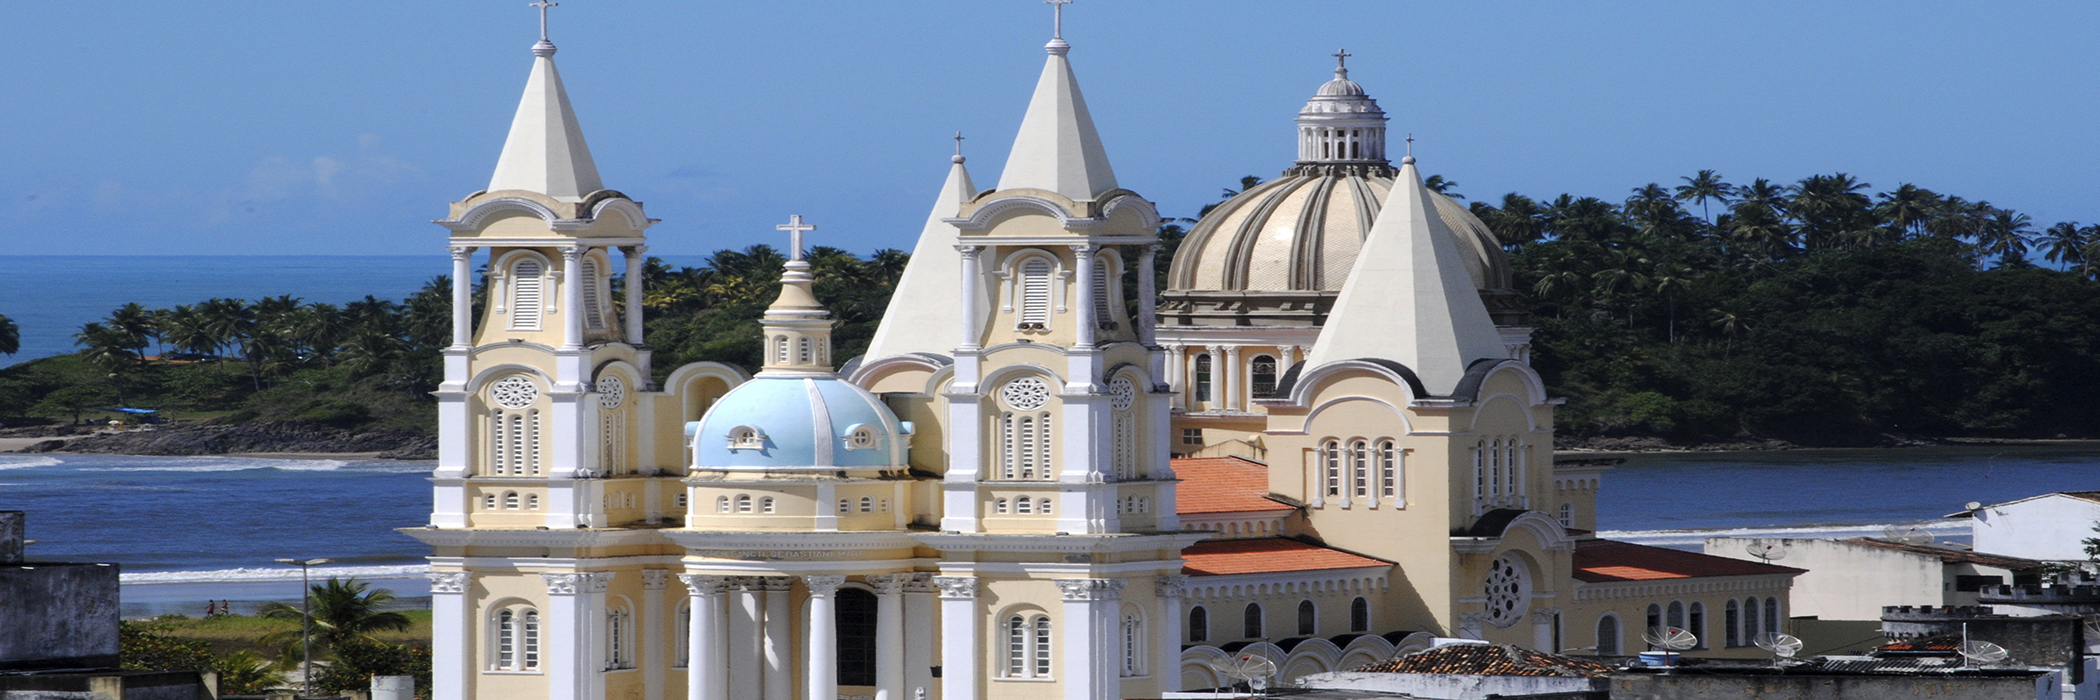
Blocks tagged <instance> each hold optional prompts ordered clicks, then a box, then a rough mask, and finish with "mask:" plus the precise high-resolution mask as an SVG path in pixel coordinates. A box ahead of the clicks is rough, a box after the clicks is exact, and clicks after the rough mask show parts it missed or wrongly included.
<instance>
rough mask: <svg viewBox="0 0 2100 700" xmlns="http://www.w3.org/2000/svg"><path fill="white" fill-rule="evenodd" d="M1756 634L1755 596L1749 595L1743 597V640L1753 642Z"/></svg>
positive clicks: (1755, 639)
mask: <svg viewBox="0 0 2100 700" xmlns="http://www.w3.org/2000/svg"><path fill="white" fill-rule="evenodd" d="M1757 635H1758V626H1757V596H1750V597H1748V598H1744V599H1743V641H1744V642H1748V643H1752V644H1755V643H1756V642H1757Z"/></svg>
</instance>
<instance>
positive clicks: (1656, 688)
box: [1611, 671, 2058, 700]
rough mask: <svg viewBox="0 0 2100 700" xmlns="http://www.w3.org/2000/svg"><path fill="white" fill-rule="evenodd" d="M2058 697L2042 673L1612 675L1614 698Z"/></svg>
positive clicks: (1845, 699) (1972, 699) (1859, 699)
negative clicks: (1961, 674) (1949, 674)
mask: <svg viewBox="0 0 2100 700" xmlns="http://www.w3.org/2000/svg"><path fill="white" fill-rule="evenodd" d="M2057 693H2058V690H2057V687H2056V682H2055V676H2054V675H2052V674H2049V673H2045V672H2041V671H2034V672H2026V673H2020V672H2008V673H2005V674H2003V675H1995V676H1922V675H1921V676H1864V675H1858V676H1852V675H1806V674H1804V675H1786V676H1777V675H1773V676H1751V675H1713V676H1705V675H1687V674H1646V673H1618V674H1613V675H1612V677H1611V697H1612V700H1710V699H1711V698H1743V699H1748V700H1882V699H1884V698H1886V699H1888V700H1896V699H1898V698H1901V699H1902V700H1915V699H1916V698H1945V699H1946V700H2052V699H2053V698H2055V697H2056V695H2057Z"/></svg>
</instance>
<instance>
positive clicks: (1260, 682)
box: [1210, 654, 1276, 697]
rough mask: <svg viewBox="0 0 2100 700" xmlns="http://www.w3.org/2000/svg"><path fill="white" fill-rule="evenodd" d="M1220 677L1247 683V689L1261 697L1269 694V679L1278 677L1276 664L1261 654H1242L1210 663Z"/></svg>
mask: <svg viewBox="0 0 2100 700" xmlns="http://www.w3.org/2000/svg"><path fill="white" fill-rule="evenodd" d="M1210 667H1211V669H1212V670H1214V671H1217V672H1218V675H1220V676H1224V677H1226V678H1230V679H1233V680H1234V681H1237V682H1240V683H1246V684H1247V689H1248V690H1252V691H1254V693H1255V695H1257V696H1259V697H1267V696H1268V694H1269V678H1270V677H1272V676H1275V675H1276V662H1274V661H1270V660H1269V657H1266V656H1262V655H1261V654H1241V655H1239V656H1234V657H1229V658H1225V659H1221V660H1218V661H1212V662H1210Z"/></svg>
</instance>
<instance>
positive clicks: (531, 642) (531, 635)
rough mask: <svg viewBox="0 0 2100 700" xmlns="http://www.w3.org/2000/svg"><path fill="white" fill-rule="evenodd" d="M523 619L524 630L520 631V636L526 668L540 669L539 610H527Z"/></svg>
mask: <svg viewBox="0 0 2100 700" xmlns="http://www.w3.org/2000/svg"><path fill="white" fill-rule="evenodd" d="M521 619H523V620H524V622H523V624H522V627H523V628H524V629H522V630H519V632H518V636H519V637H520V638H521V639H522V644H521V646H522V647H523V652H524V661H525V663H524V667H525V668H527V669H536V668H539V667H540V613H539V611H538V610H527V611H525V614H524V615H523V616H522V618H521Z"/></svg>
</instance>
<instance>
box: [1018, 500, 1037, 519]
mask: <svg viewBox="0 0 2100 700" xmlns="http://www.w3.org/2000/svg"><path fill="white" fill-rule="evenodd" d="M1014 512H1015V513H1019V514H1021V515H1027V514H1030V513H1034V512H1035V500H1034V499H1031V498H1029V497H1027V496H1022V497H1020V498H1016V499H1014Z"/></svg>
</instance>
